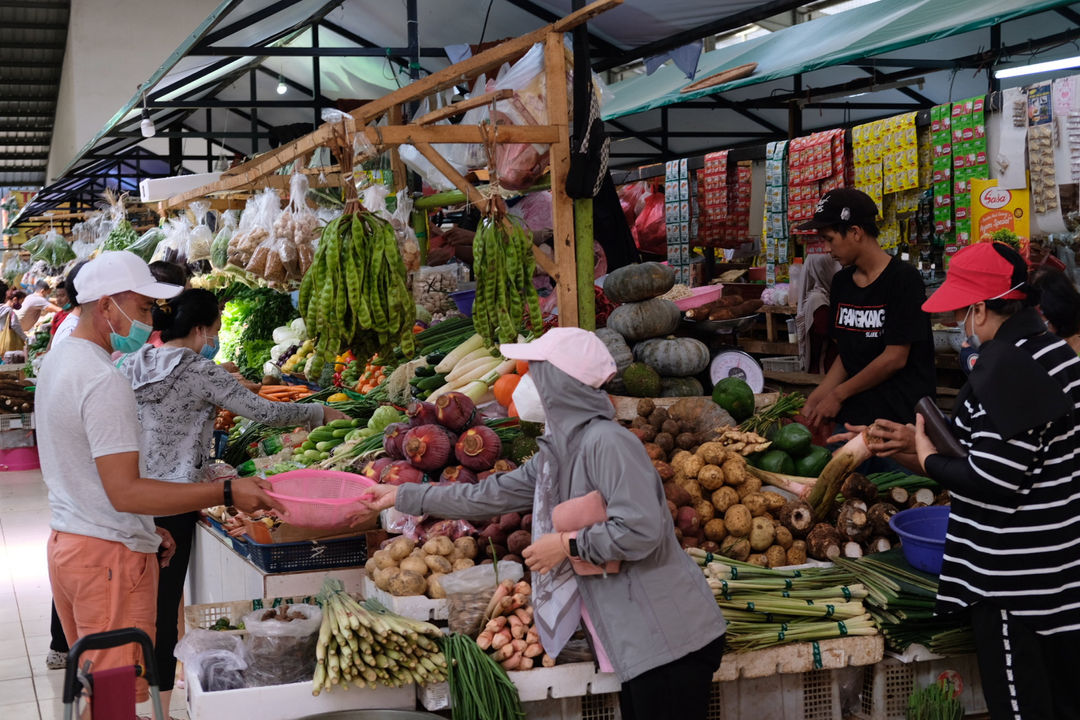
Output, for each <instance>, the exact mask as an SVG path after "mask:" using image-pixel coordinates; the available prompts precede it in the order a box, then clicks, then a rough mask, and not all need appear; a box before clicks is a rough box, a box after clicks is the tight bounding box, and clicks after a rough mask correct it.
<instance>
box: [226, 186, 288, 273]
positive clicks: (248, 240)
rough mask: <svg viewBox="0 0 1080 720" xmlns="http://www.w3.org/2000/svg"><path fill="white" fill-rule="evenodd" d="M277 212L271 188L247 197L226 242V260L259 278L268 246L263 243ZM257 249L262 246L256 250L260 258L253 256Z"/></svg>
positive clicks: (273, 192) (278, 205) (275, 194)
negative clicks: (230, 236)
mask: <svg viewBox="0 0 1080 720" xmlns="http://www.w3.org/2000/svg"><path fill="white" fill-rule="evenodd" d="M279 214H281V198H280V197H278V194H277V193H276V192H275V191H274V190H273V189H272V188H267V189H265V190H263V191H262V192H260V193H259V194H257V195H256V196H255V197H253V198H251V199H250V200H248V202H247V205H246V206H245V207H244V212H243V214H242V215H241V216H240V224H239V225H238V226H237V228H236V234H235V235H233V237H232V240H230V241H229V262H230V263H231V264H233V265H236V266H237V267H241V268H244V269H246V270H248V272H252V273H253V274H255V275H258V276H259V277H262V274H263V272H265V268H266V261H267V257H268V254H269V251H270V248H269V246H268V245H264V244H263V243H264V242H265V241H266V240H268V239H269V238H270V237H271V235H272V233H273V228H274V222H275V221H276V220H277V217H278V215H279ZM260 248H265V249H264V250H261V251H260V252H258V256H259V257H256V251H259V250H260ZM249 266H251V267H250V268H249ZM255 270H258V271H259V272H255Z"/></svg>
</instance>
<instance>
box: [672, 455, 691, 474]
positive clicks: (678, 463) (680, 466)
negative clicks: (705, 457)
mask: <svg viewBox="0 0 1080 720" xmlns="http://www.w3.org/2000/svg"><path fill="white" fill-rule="evenodd" d="M693 456H694V454H693V453H691V452H687V451H686V450H676V451H675V452H673V453H672V454H671V459H670V460H668V464H669V465H671V469H672V470H674V471H675V475H676V477H678V476H679V475H686V470H685V469H684V466H685V465H686V461H687V460H689V459H690V458H692V457H693Z"/></svg>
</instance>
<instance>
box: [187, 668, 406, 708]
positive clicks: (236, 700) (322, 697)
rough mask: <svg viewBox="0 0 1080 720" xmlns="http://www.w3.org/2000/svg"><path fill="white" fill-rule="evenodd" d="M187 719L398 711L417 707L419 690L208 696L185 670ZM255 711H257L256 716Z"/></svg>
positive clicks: (257, 691)
mask: <svg viewBox="0 0 1080 720" xmlns="http://www.w3.org/2000/svg"><path fill="white" fill-rule="evenodd" d="M184 681H185V682H186V684H187V705H188V716H189V717H190V718H191V720H221V719H222V718H249V717H258V718H259V720H295V719H296V718H302V717H307V716H308V715H319V714H321V713H329V712H333V711H335V710H367V709H387V710H391V709H398V710H412V709H414V708H415V707H416V689H415V688H414V687H413V686H412V685H406V686H405V687H402V688H386V687H378V688H376V689H374V690H371V689H369V688H355V687H353V688H349V690H347V691H346V690H341V689H339V688H335V689H334V691H333V692H324V693H320V694H319V696H318V697H315V696H313V695H312V694H311V682H310V681H309V682H302V683H292V684H289V685H270V686H268V687H258V688H244V689H242V690H222V691H220V692H205V691H204V690H203V689H202V686H201V685H200V684H199V678H198V676H197V675H196V674H195V673H193V672H191V671H190V670H188V669H187V668H185V670H184ZM253 708H258V711H257V712H255V711H254V710H253Z"/></svg>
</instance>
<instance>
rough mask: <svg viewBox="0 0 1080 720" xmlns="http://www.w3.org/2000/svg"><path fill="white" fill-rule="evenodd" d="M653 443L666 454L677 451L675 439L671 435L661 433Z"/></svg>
mask: <svg viewBox="0 0 1080 720" xmlns="http://www.w3.org/2000/svg"><path fill="white" fill-rule="evenodd" d="M653 442H655V443H656V444H657V445H658V446H659V447H660V449H661V450H663V451H664V452H665V453H669V452H671V451H672V450H674V449H675V438H674V437H673V436H672V435H671V433H667V432H659V433H657V434H656V438H655V439H654V440H653Z"/></svg>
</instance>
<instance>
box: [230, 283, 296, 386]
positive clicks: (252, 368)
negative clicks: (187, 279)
mask: <svg viewBox="0 0 1080 720" xmlns="http://www.w3.org/2000/svg"><path fill="white" fill-rule="evenodd" d="M218 300H219V301H226V304H225V310H224V311H223V312H222V313H221V331H220V332H219V335H218V337H219V338H220V339H221V350H220V351H219V352H218V356H217V359H218V360H220V361H222V362H234V363H236V365H237V367H238V368H240V372H241V374H243V375H244V377H246V378H247V379H248V380H253V381H258V380H260V379H262V377H263V375H264V374H265V373H264V370H265V368H264V366H265V364H266V363H267V362H268V361H269V360H270V358H271V350H272V348H273V347H274V346H275V344H276V341H275V340H274V332H275V330H276V329H277V328H278V327H279V326H283V325H288V324H289V322H290V321H292V319H293V318H295V317H296V309H295V308H293V306H292V301H291V300H290V299H289V296H288V295H285V294H283V293H280V292H278V291H276V290H271V289H270V288H250V287H247V286H246V285H243V284H241V283H233V284H232V285H230V286H229V287H228V288H226V289H225V290H223V291H221V292H220V293H218Z"/></svg>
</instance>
